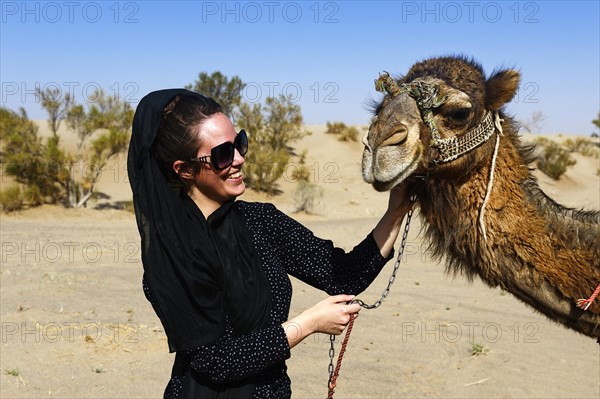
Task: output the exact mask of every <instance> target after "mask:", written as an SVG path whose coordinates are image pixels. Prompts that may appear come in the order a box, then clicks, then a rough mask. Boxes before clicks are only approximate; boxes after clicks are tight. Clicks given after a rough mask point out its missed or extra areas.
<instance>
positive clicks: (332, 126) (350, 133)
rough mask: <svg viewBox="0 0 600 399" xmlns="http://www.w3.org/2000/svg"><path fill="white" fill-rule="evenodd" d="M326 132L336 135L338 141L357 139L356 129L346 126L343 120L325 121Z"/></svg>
mask: <svg viewBox="0 0 600 399" xmlns="http://www.w3.org/2000/svg"><path fill="white" fill-rule="evenodd" d="M325 133H327V134H335V135H338V136H339V137H338V140H339V141H358V134H359V132H358V129H356V128H355V127H353V126H346V124H345V123H344V122H327V130H326V131H325Z"/></svg>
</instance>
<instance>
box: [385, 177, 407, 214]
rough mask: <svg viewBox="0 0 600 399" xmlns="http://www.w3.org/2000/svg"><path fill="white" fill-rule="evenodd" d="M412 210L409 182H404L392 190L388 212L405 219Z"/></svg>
mask: <svg viewBox="0 0 600 399" xmlns="http://www.w3.org/2000/svg"><path fill="white" fill-rule="evenodd" d="M410 208H411V203H410V198H409V196H408V181H406V180H405V181H403V182H402V183H400V184H398V185H397V186H396V187H394V188H392V189H391V190H390V198H389V200H388V212H392V213H393V214H397V215H398V217H400V218H403V217H404V215H406V213H407V212H408V211H409V209H410Z"/></svg>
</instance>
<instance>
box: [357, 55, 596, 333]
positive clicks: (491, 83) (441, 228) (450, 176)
mask: <svg viewBox="0 0 600 399" xmlns="http://www.w3.org/2000/svg"><path fill="white" fill-rule="evenodd" d="M390 81H391V82H393V85H398V86H394V87H395V88H398V87H399V86H400V85H402V84H408V83H411V82H413V84H414V82H419V81H420V82H424V83H426V84H428V85H430V86H431V87H435V89H436V90H437V95H438V98H441V99H443V103H442V104H441V105H440V106H438V107H436V108H433V114H432V115H433V121H434V123H435V125H434V126H437V129H438V131H439V136H440V138H441V139H447V138H450V137H453V136H457V137H459V136H461V135H462V134H464V133H465V132H468V131H469V130H471V129H473V128H475V127H477V126H478V125H479V123H480V121H481V119H482V118H483V117H484V115H485V114H486V111H491V112H492V113H494V114H495V113H496V112H497V113H498V116H499V117H500V118H502V119H501V120H500V121H501V127H502V134H500V138H499V146H498V152H497V158H496V163H495V169H494V173H493V179H494V180H493V184H492V185H491V188H490V189H489V190H491V191H490V192H489V201H488V202H487V204H486V205H485V206H484V207H482V205H483V204H484V198H485V196H486V192H487V190H488V182H489V181H490V176H492V174H490V169H491V168H492V167H491V165H492V158H493V154H494V149H495V145H496V137H497V135H498V134H499V129H496V130H494V129H492V130H494V133H493V134H492V136H491V137H490V138H489V139H488V140H487V141H485V142H483V143H482V144H480V145H478V146H477V147H476V148H474V149H472V150H471V151H469V152H467V153H465V154H464V155H461V156H459V157H458V158H457V159H455V160H451V161H448V162H440V163H436V162H434V159H435V158H436V156H437V155H438V152H437V151H436V148H434V147H433V146H432V145H431V144H432V134H431V132H432V129H431V127H430V126H431V125H429V124H428V123H426V121H424V119H423V116H422V114H421V109H420V108H419V106H418V105H417V102H416V100H415V98H414V96H411V95H409V94H406V93H401V94H398V93H397V92H394V91H393V90H392V89H393V87H392V88H390V87H387V88H386V90H387V92H388V93H387V94H386V95H385V97H384V99H383V101H382V102H381V104H379V105H378V106H376V110H375V118H374V120H373V123H372V124H371V126H370V128H369V132H368V133H367V135H366V136H365V138H364V140H363V142H364V143H365V151H364V155H363V176H364V178H365V180H366V181H367V182H368V183H371V184H373V186H374V187H375V188H376V189H377V190H379V191H384V190H389V189H391V188H392V187H394V186H396V185H398V184H399V183H400V182H402V181H404V180H408V182H409V186H408V187H409V188H408V190H409V194H411V195H415V196H416V205H417V206H418V207H419V208H420V214H421V217H422V218H423V219H424V221H425V222H426V223H424V227H423V229H424V231H425V235H426V238H427V239H428V241H429V243H430V245H431V247H432V250H433V253H434V254H435V256H436V258H437V259H438V260H439V259H441V257H442V256H445V257H446V261H447V271H448V272H450V273H452V274H454V275H457V274H464V275H466V277H467V278H468V279H469V280H472V279H473V278H474V276H479V277H480V278H481V279H482V280H483V281H484V282H485V283H486V284H488V285H489V286H492V287H498V286H499V287H501V288H502V289H504V290H506V291H509V292H511V293H512V294H514V295H515V296H516V297H517V298H519V299H520V300H522V301H523V302H525V303H526V304H528V305H530V306H531V307H533V308H534V309H536V310H537V311H539V312H541V313H543V314H544V315H546V316H548V317H549V318H550V319H552V320H554V321H556V322H559V323H562V324H564V325H565V326H567V327H569V328H572V329H573V330H575V331H578V332H580V333H582V334H585V335H588V336H590V337H595V338H599V337H600V300H596V301H595V302H594V303H592V305H591V306H590V307H589V308H588V309H587V311H583V310H582V309H580V308H578V307H577V306H576V301H577V300H578V299H580V298H588V297H589V296H590V295H591V293H592V292H593V291H594V289H595V288H596V286H598V284H599V283H600V228H599V224H600V212H598V211H583V210H575V209H571V208H565V207H563V206H561V205H559V204H557V203H556V202H554V201H553V200H552V199H551V198H549V197H548V196H546V194H544V192H543V191H542V190H541V189H540V188H539V187H538V184H537V180H536V178H535V177H534V176H533V175H532V173H531V167H530V164H531V163H532V161H533V160H534V157H533V155H532V151H533V148H532V147H530V146H525V145H523V144H522V143H521V141H520V138H519V136H518V133H517V132H518V125H517V124H516V123H515V121H514V120H513V119H512V118H511V117H510V116H508V115H506V113H505V112H504V110H503V107H504V105H505V104H506V103H507V102H509V101H510V100H511V99H512V98H513V96H514V95H515V93H516V91H517V88H518V85H519V73H518V72H516V71H514V70H501V71H497V72H495V73H493V74H492V76H491V77H490V78H488V79H486V78H485V75H484V72H483V69H482V68H481V66H479V65H478V64H477V63H475V62H474V61H472V60H469V59H466V58H464V57H442V58H433V59H429V60H426V61H423V62H419V63H417V64H415V65H414V66H413V67H412V68H411V69H410V70H409V72H408V73H407V74H406V75H405V76H404V77H401V78H400V79H397V80H390ZM390 93H392V94H390ZM499 123H500V122H499ZM482 208H485V213H484V215H483V217H482V219H483V220H482V221H481V223H480V222H479V220H478V219H479V217H480V212H481V211H482ZM481 224H483V225H484V228H485V231H486V235H485V236H484V233H483V229H482V228H481Z"/></svg>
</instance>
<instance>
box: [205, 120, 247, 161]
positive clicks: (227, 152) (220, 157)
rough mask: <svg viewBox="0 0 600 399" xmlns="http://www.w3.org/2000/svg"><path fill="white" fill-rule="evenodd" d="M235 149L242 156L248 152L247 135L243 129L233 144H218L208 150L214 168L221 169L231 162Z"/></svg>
mask: <svg viewBox="0 0 600 399" xmlns="http://www.w3.org/2000/svg"><path fill="white" fill-rule="evenodd" d="M235 150H238V152H239V153H240V154H241V155H242V156H244V155H246V152H248V136H247V135H246V131H245V130H244V129H242V130H241V131H240V132H239V133H238V135H237V136H236V137H235V141H234V142H233V144H231V143H223V144H219V145H218V146H216V147H214V148H213V149H212V150H211V151H210V159H211V162H212V165H213V166H214V167H215V169H218V170H221V169H225V168H226V167H228V166H230V165H231V164H232V163H233V157H234V156H235Z"/></svg>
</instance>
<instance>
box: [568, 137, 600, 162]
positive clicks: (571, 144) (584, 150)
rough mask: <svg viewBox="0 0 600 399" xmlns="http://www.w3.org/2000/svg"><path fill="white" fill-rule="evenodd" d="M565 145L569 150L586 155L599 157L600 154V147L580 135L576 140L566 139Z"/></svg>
mask: <svg viewBox="0 0 600 399" xmlns="http://www.w3.org/2000/svg"><path fill="white" fill-rule="evenodd" d="M563 146H564V147H565V148H566V149H567V151H569V152H577V153H579V154H581V155H583V156H586V157H593V158H598V157H599V156H600V148H598V146H597V145H596V144H594V143H593V142H592V141H591V140H589V139H586V138H582V137H578V138H576V139H575V140H572V139H566V140H565V142H564V143H563Z"/></svg>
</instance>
